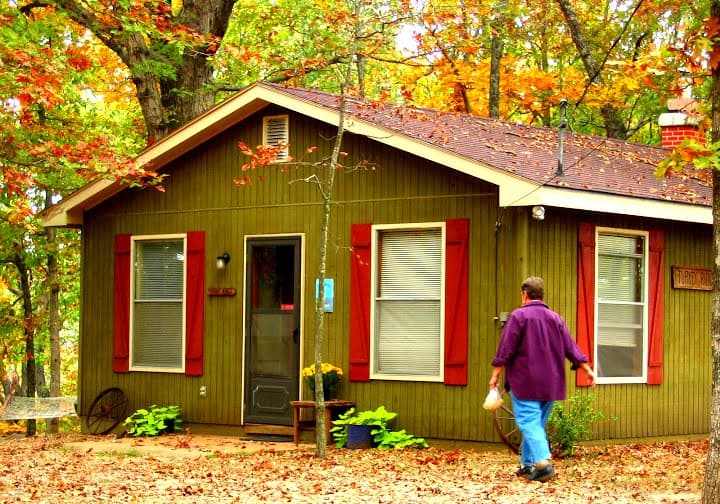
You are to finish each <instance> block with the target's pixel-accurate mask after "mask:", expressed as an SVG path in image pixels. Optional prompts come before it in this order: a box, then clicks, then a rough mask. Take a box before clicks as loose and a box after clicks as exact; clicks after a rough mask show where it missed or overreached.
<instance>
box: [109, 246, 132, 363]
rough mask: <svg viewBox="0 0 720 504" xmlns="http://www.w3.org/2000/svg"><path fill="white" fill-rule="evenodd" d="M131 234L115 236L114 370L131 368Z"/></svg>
mask: <svg viewBox="0 0 720 504" xmlns="http://www.w3.org/2000/svg"><path fill="white" fill-rule="evenodd" d="M130 265H131V261H130V235H129V234H119V235H116V236H115V278H114V283H115V286H114V296H113V297H114V309H115V311H114V323H113V371H114V372H116V373H127V372H128V370H129V369H130Z"/></svg>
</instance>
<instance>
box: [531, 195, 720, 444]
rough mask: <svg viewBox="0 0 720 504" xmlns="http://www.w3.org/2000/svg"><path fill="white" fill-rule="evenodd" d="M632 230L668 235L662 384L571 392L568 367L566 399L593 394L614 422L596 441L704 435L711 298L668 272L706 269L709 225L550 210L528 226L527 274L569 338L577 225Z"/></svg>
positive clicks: (573, 314)
mask: <svg viewBox="0 0 720 504" xmlns="http://www.w3.org/2000/svg"><path fill="white" fill-rule="evenodd" d="M580 220H586V221H589V222H594V223H596V224H597V225H599V226H604V227H615V228H624V229H635V230H649V229H663V231H664V234H665V257H664V262H665V264H664V266H665V271H664V273H665V280H664V281H665V298H664V305H665V310H664V324H663V327H664V338H663V358H664V365H663V383H662V385H644V384H626V385H598V386H596V387H595V388H594V389H588V388H584V387H583V388H578V389H576V388H575V387H574V378H575V377H574V372H572V371H570V370H569V368H568V373H569V374H568V377H569V383H570V384H571V386H570V387H569V390H568V394H569V395H572V394H575V393H582V394H586V393H590V394H592V395H593V396H594V398H595V399H594V402H593V405H594V407H595V408H596V409H597V410H599V411H602V412H604V413H606V414H607V415H608V416H613V417H615V418H616V420H614V421H605V422H602V423H601V424H599V425H598V426H597V427H596V429H595V432H594V436H595V437H597V438H602V439H604V438H633V437H645V436H665V435H680V434H699V433H706V432H708V429H709V423H708V421H709V405H708V400H707V398H708V394H709V390H710V361H711V356H710V303H711V294H710V293H709V292H703V291H694V290H682V289H674V288H672V280H671V266H673V265H680V266H695V267H702V268H710V267H711V264H712V245H711V236H710V231H711V230H710V227H709V226H700V225H692V224H681V223H674V224H673V223H671V224H667V223H666V224H665V225H664V226H663V227H659V226H660V225H661V223H660V222H658V221H652V220H642V219H635V218H628V217H615V216H607V215H606V216H589V215H584V216H579V215H578V214H576V213H571V212H568V211H562V210H560V209H548V211H547V213H546V217H545V220H544V221H532V220H531V222H530V224H529V227H528V229H529V238H528V241H529V243H530V244H531V245H530V249H531V250H532V251H533V252H532V254H531V261H530V264H531V265H530V273H532V274H534V275H538V276H542V277H543V278H544V279H545V281H546V290H547V296H546V298H547V302H548V304H549V305H550V307H551V308H553V309H555V310H556V311H558V312H559V313H561V314H562V315H563V316H564V317H565V319H566V321H567V322H568V325H569V326H570V329H571V331H572V332H573V334H574V331H575V324H576V315H577V309H576V299H577V273H576V272H577V225H578V222H579V221H580Z"/></svg>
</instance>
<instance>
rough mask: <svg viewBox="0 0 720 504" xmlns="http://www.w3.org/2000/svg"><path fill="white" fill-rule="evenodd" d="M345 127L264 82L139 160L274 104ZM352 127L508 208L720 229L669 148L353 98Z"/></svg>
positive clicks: (98, 196) (167, 156)
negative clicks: (484, 185) (668, 162)
mask: <svg viewBox="0 0 720 504" xmlns="http://www.w3.org/2000/svg"><path fill="white" fill-rule="evenodd" d="M271 103H273V104H276V105H279V106H281V107H284V108H286V109H289V110H292V111H295V112H297V113H300V114H304V115H307V116H309V117H313V118H315V119H317V120H320V121H323V122H326V123H328V124H333V125H334V124H337V121H338V111H339V106H340V97H339V96H338V95H334V94H330V93H324V92H319V91H312V90H307V89H300V88H286V87H282V86H278V85H271V84H255V85H253V86H250V87H248V88H246V89H245V90H243V91H240V92H239V93H237V94H235V95H233V96H232V97H230V98H229V99H227V100H226V101H224V102H222V103H221V104H219V105H218V106H216V107H214V108H213V109H211V110H209V111H208V112H206V113H205V114H203V115H201V116H199V117H198V118H196V119H195V120H193V121H190V122H189V123H187V124H186V125H184V126H183V127H182V128H180V129H178V130H177V131H175V132H174V133H172V134H170V135H168V136H167V137H165V138H163V139H162V140H160V141H159V142H157V143H156V144H154V145H152V146H151V147H149V148H148V149H146V150H145V151H143V152H142V153H140V155H139V156H138V157H137V158H136V162H137V163H138V164H139V165H141V166H146V167H148V168H151V169H155V170H157V169H158V168H160V167H162V166H164V165H165V164H167V163H169V162H170V161H172V160H174V159H177V158H178V157H180V156H181V155H182V154H184V153H186V152H188V151H190V150H192V149H194V148H196V147H197V146H199V145H201V144H202V143H203V142H205V141H207V140H209V139H210V138H212V137H213V136H215V135H217V134H219V133H220V132H222V131H224V130H225V129H227V128H229V127H230V126H232V125H234V124H237V123H238V122H240V121H242V120H244V119H245V118H247V117H248V116H250V115H251V114H253V113H255V112H257V111H258V110H261V109H262V108H264V107H266V106H267V105H269V104H271ZM347 112H348V115H347V116H346V121H347V122H346V130H347V131H349V132H351V133H354V134H358V135H364V136H367V137H368V138H371V139H373V140H375V141H378V142H380V143H384V144H387V145H390V146H392V147H394V148H397V149H400V150H404V151H407V152H410V153H413V154H415V155H418V156H421V157H424V158H426V159H429V160H432V161H435V162H437V163H439V164H440V165H443V166H447V167H449V168H452V169H455V170H458V171H461V172H464V173H467V174H469V175H471V176H474V177H477V178H480V179H483V180H485V181H487V182H490V183H492V184H495V185H497V186H498V187H499V192H500V205H501V206H526V205H540V204H544V205H549V206H559V207H565V208H575V209H581V210H589V211H603V212H611V213H622V214H627V215H638V216H644V217H657V218H663V219H670V220H681V221H691V222H704V223H711V222H712V216H711V205H712V189H711V188H710V187H708V185H707V184H703V183H702V182H701V181H699V180H696V179H694V178H691V177H688V176H687V175H672V176H671V177H669V178H664V179H657V178H655V176H654V173H653V172H654V169H655V167H656V165H657V163H659V162H660V161H661V160H662V159H664V157H666V156H667V153H668V151H667V150H665V149H661V148H657V147H650V146H645V145H639V144H632V143H629V142H622V141H619V140H613V139H608V138H602V137H593V136H588V135H577V134H574V133H571V132H566V133H565V137H564V141H563V145H564V155H563V158H564V163H563V164H564V166H563V174H562V175H558V174H557V173H556V172H557V165H558V162H557V159H558V152H557V146H558V134H557V131H554V130H551V129H548V128H538V127H531V126H525V125H520V124H514V123H510V122H507V121H501V120H497V119H489V118H481V117H475V116H470V115H466V114H458V113H449V112H439V111H435V110H430V109H421V108H414V107H401V106H396V105H392V104H386V103H378V102H370V101H362V100H358V99H354V98H352V99H349V100H348V105H347ZM123 189H124V186H122V185H121V184H120V183H118V182H116V181H113V180H106V179H100V180H96V181H94V182H91V183H90V184H88V185H86V186H85V187H83V188H81V189H80V190H78V191H77V192H75V193H74V194H72V195H70V196H69V197H67V198H65V199H64V200H63V201H61V202H60V203H58V204H57V205H55V206H54V207H52V208H50V209H49V210H48V211H46V213H45V214H44V218H43V223H44V225H46V226H64V225H82V218H83V213H84V211H86V210H88V209H90V208H92V207H94V206H95V205H97V204H99V203H100V202H102V201H104V200H105V199H107V198H109V197H111V196H112V195H114V194H117V193H118V192H120V191H121V190H123Z"/></svg>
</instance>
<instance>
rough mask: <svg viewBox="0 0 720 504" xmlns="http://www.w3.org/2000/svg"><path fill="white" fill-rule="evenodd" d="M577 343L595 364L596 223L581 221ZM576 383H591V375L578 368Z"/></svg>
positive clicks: (584, 385) (579, 231) (579, 232)
mask: <svg viewBox="0 0 720 504" xmlns="http://www.w3.org/2000/svg"><path fill="white" fill-rule="evenodd" d="M577 292H578V294H577V296H578V299H577V330H576V334H577V343H578V346H579V347H580V350H582V351H583V353H584V354H585V355H587V356H588V358H589V359H590V365H591V366H592V365H593V361H594V355H593V349H594V348H595V225H594V224H591V223H589V222H581V223H580V226H579V228H578V284H577ZM575 379H576V384H577V385H578V386H579V387H587V386H589V385H590V381H589V377H588V375H587V373H586V372H585V371H583V370H582V369H578V370H577V374H576V377H575Z"/></svg>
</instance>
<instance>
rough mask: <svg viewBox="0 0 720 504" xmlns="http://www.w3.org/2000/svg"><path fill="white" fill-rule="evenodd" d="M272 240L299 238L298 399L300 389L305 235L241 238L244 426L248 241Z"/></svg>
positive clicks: (279, 234)
mask: <svg viewBox="0 0 720 504" xmlns="http://www.w3.org/2000/svg"><path fill="white" fill-rule="evenodd" d="M273 238H299V239H300V311H299V312H298V313H299V315H298V316H299V319H300V320H299V326H300V349H299V359H300V362H298V370H299V371H298V375H299V376H298V383H299V384H300V385H301V386H300V387H298V399H299V398H300V397H299V395H300V393H301V390H300V389H302V365H301V364H302V356H303V354H304V346H305V339H304V337H303V335H304V334H305V331H304V325H305V233H274V234H252V235H251V234H248V235H245V236H244V237H243V281H242V285H243V287H242V310H243V315H242V342H241V346H240V349H241V350H240V352H241V353H240V362H241V366H240V390H241V392H240V404H241V405H242V408H241V409H240V425H245V357H246V355H245V343H246V338H247V334H246V329H247V317H248V313H247V309H246V308H247V287H248V285H247V283H248V275H247V274H246V273H247V267H248V264H247V261H248V254H247V250H248V249H247V248H248V241H250V240H266V239H267V240H272V239H273Z"/></svg>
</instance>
